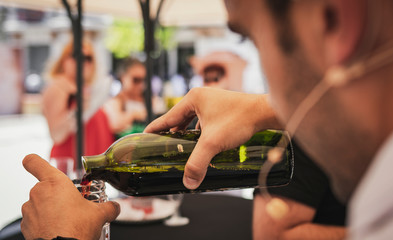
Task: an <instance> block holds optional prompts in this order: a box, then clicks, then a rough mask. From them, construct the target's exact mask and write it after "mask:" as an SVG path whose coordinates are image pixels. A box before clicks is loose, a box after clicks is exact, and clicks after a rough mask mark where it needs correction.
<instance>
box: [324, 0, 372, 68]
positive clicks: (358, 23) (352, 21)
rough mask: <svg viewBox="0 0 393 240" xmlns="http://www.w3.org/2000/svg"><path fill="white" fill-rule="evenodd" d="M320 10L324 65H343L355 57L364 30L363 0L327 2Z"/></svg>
mask: <svg viewBox="0 0 393 240" xmlns="http://www.w3.org/2000/svg"><path fill="white" fill-rule="evenodd" d="M323 8H324V9H323V10H322V14H323V16H321V17H323V22H324V30H323V31H324V36H323V38H324V46H323V48H324V51H325V63H326V64H327V65H328V66H331V65H339V64H344V63H346V62H348V61H350V60H351V58H352V57H354V55H356V50H357V47H359V44H360V43H361V39H362V37H363V34H364V31H365V29H366V18H367V2H366V1H365V0H344V1H343V0H327V1H326V4H324V6H323Z"/></svg>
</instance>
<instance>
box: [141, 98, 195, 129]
mask: <svg viewBox="0 0 393 240" xmlns="http://www.w3.org/2000/svg"><path fill="white" fill-rule="evenodd" d="M189 99H190V98H187V97H184V98H183V99H182V100H181V101H180V102H179V103H178V104H176V105H175V106H174V107H173V108H172V109H171V110H169V111H168V112H167V113H166V114H165V115H163V116H161V117H159V118H157V119H156V120H154V121H153V122H151V123H150V124H149V125H148V126H147V127H146V128H145V130H144V132H145V133H153V132H159V131H163V130H168V129H170V128H174V127H177V126H184V125H186V124H187V123H189V122H190V121H191V120H192V119H193V118H194V117H195V116H196V114H195V109H194V107H193V105H192V104H191V101H190V100H189Z"/></svg>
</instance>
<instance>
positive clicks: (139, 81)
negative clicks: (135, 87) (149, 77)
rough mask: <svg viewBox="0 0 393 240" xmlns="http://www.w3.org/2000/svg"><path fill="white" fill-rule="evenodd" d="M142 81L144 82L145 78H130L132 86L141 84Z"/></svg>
mask: <svg viewBox="0 0 393 240" xmlns="http://www.w3.org/2000/svg"><path fill="white" fill-rule="evenodd" d="M144 80H145V78H142V77H133V78H132V81H133V82H134V84H140V83H143V81H144Z"/></svg>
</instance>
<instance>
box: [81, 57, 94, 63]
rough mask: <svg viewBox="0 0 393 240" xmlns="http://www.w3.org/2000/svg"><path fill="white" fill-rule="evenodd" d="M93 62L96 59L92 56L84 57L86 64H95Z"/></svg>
mask: <svg viewBox="0 0 393 240" xmlns="http://www.w3.org/2000/svg"><path fill="white" fill-rule="evenodd" d="M93 60H94V58H93V56H91V55H84V56H83V61H84V62H88V63H91V62H93Z"/></svg>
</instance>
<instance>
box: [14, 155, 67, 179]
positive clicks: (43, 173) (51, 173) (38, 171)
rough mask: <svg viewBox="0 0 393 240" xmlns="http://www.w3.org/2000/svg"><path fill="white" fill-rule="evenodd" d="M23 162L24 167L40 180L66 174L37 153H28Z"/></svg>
mask: <svg viewBox="0 0 393 240" xmlns="http://www.w3.org/2000/svg"><path fill="white" fill-rule="evenodd" d="M22 163H23V167H24V168H25V169H26V170H27V171H28V172H29V173H31V174H32V175H33V176H34V177H36V178H37V179H38V181H42V180H43V179H45V178H51V177H57V176H62V175H64V174H63V173H62V172H61V171H60V170H58V169H56V168H55V167H52V166H51V165H50V164H49V163H48V162H47V161H45V160H44V159H42V158H41V157H40V156H38V155H36V154H29V155H27V156H26V157H25V158H24V159H23V162H22ZM64 176H65V175H64Z"/></svg>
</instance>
